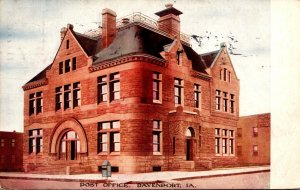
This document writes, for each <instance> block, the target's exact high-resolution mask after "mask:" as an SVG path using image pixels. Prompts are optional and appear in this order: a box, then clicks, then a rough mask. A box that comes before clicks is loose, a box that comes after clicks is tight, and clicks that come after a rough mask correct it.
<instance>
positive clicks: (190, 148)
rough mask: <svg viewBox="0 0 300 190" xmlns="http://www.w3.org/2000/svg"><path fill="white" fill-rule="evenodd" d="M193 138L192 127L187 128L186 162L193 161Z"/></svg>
mask: <svg viewBox="0 0 300 190" xmlns="http://www.w3.org/2000/svg"><path fill="white" fill-rule="evenodd" d="M194 137H195V131H194V129H193V128H192V127H189V128H187V130H186V132H185V144H186V160H193V158H194Z"/></svg>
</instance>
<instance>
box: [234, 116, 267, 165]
mask: <svg viewBox="0 0 300 190" xmlns="http://www.w3.org/2000/svg"><path fill="white" fill-rule="evenodd" d="M270 117H271V114H270V113H265V114H258V115H250V116H243V117H240V119H239V121H238V128H237V156H238V158H239V162H240V163H241V164H270V143H271V142H270Z"/></svg>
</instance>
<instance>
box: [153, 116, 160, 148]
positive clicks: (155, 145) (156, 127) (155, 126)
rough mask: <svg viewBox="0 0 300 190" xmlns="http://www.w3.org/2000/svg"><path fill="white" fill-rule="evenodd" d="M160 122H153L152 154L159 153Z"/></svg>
mask: <svg viewBox="0 0 300 190" xmlns="http://www.w3.org/2000/svg"><path fill="white" fill-rule="evenodd" d="M161 131H162V126H161V121H160V120H153V153H156V152H161Z"/></svg>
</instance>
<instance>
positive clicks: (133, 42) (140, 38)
mask: <svg viewBox="0 0 300 190" xmlns="http://www.w3.org/2000/svg"><path fill="white" fill-rule="evenodd" d="M172 42H173V39H170V38H168V37H166V36H163V35H161V34H158V33H156V32H154V31H152V30H149V29H147V28H144V27H142V26H140V25H135V24H133V25H132V26H130V27H128V28H126V29H124V30H121V31H119V32H118V33H117V35H116V38H115V39H114V41H113V42H112V43H111V44H110V45H109V46H108V47H107V48H106V49H103V50H102V51H100V52H99V53H97V54H96V55H95V56H96V57H97V59H96V60H95V61H94V63H93V64H98V63H100V62H102V61H105V60H110V59H113V58H117V57H119V56H122V55H129V54H136V53H145V54H149V55H152V56H155V57H157V58H162V56H161V55H160V52H162V51H164V50H165V48H166V46H169V45H170V44H171V43H172ZM183 49H184V51H185V52H186V54H187V57H188V59H190V60H191V61H192V64H193V69H195V70H196V71H199V72H202V73H205V74H207V73H206V71H205V68H206V67H205V64H204V63H203V62H202V60H201V58H200V56H199V55H198V54H197V53H196V52H195V51H194V50H193V49H192V48H191V47H189V46H186V45H184V44H183Z"/></svg>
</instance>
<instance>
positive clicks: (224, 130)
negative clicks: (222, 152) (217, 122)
mask: <svg viewBox="0 0 300 190" xmlns="http://www.w3.org/2000/svg"><path fill="white" fill-rule="evenodd" d="M222 136H225V137H226V136H227V129H223V130H222Z"/></svg>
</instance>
